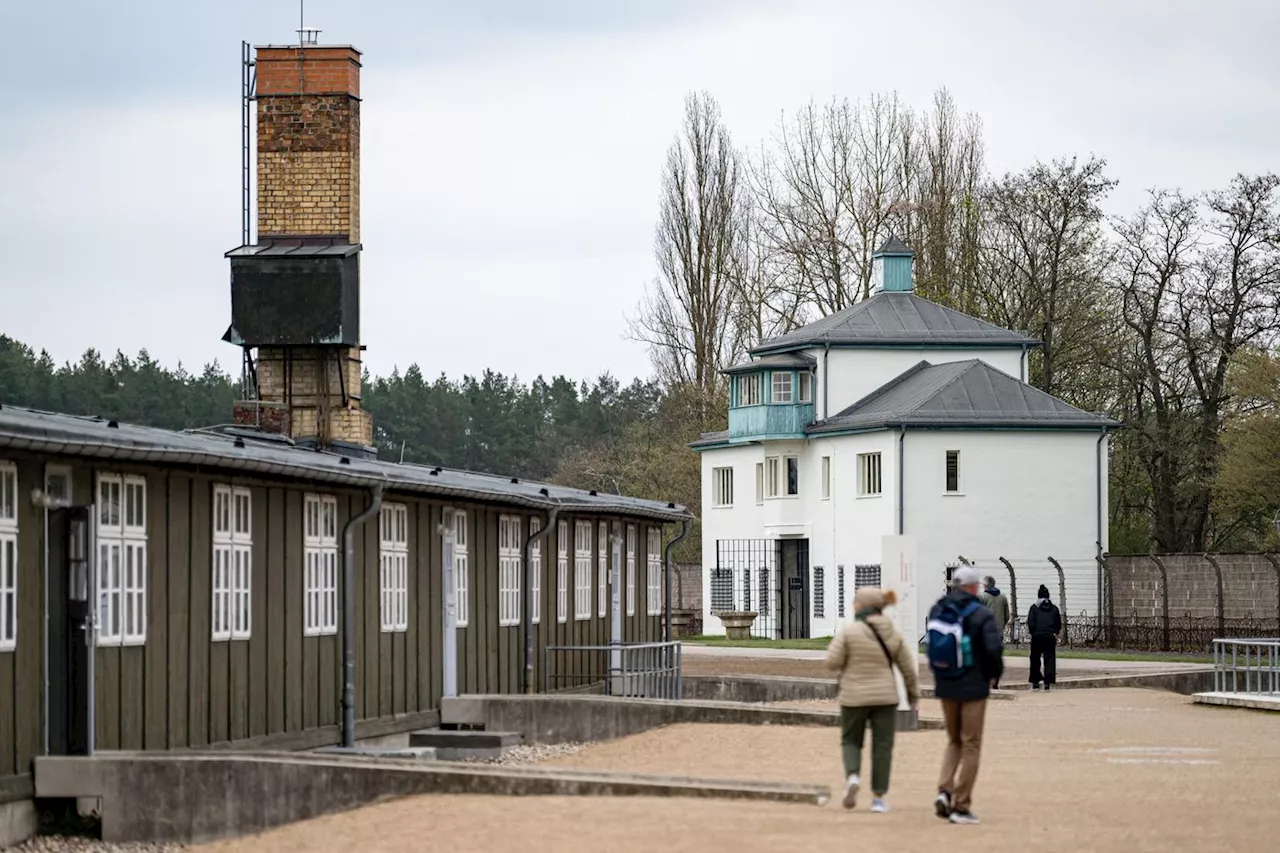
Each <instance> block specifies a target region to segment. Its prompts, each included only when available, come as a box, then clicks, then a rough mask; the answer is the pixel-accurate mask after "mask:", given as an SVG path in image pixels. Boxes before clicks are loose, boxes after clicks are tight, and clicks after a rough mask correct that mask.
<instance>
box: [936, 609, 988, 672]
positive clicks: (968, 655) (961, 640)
mask: <svg viewBox="0 0 1280 853" xmlns="http://www.w3.org/2000/svg"><path fill="white" fill-rule="evenodd" d="M978 605H979V602H977V601H970V602H969V603H968V604H966V605H965V606H964V607H960V606H959V605H957V604H956V603H955V602H954V601H952V600H951V599H949V598H944V599H943V600H942V602H941V603H940V604H939V606H938V609H937V612H936V613H934V614H933V615H932V616H930V617H929V621H928V622H927V623H926V624H925V630H926V631H927V635H926V637H927V639H926V643H927V646H926V649H927V651H926V654H927V656H928V658H929V669H931V670H933V674H934V675H936V676H938V677H939V678H948V679H950V678H960V677H961V676H963V675H964V674H965V673H967V672H968V671H969V670H970V669H971V668H972V667H973V647H972V643H971V642H970V640H969V635H968V634H966V633H965V631H964V620H965V619H968V618H969V615H970V614H971V613H973V612H974V611H975V610H977V609H978Z"/></svg>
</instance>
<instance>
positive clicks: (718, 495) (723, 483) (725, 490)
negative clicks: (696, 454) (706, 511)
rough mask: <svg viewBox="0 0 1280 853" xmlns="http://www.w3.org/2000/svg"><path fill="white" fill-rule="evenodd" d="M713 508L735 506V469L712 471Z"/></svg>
mask: <svg viewBox="0 0 1280 853" xmlns="http://www.w3.org/2000/svg"><path fill="white" fill-rule="evenodd" d="M711 490H712V506H716V507H731V506H733V468H732V466H729V467H725V468H712V469H711Z"/></svg>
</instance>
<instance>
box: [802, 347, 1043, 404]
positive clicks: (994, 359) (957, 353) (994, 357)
mask: <svg viewBox="0 0 1280 853" xmlns="http://www.w3.org/2000/svg"><path fill="white" fill-rule="evenodd" d="M807 352H808V354H809V355H811V356H813V357H814V358H816V359H817V360H818V388H817V400H816V406H815V408H816V413H817V417H818V418H819V419H821V418H826V417H829V416H830V415H834V414H836V413H837V412H840V411H842V410H843V409H846V408H848V407H849V406H852V405H853V404H854V403H856V402H858V401H859V400H861V399H862V398H863V397H865V396H867V395H868V394H870V393H871V392H872V391H874V390H876V389H877V388H879V387H880V386H881V385H884V384H885V383H886V382H888V381H889V380H891V379H893V378H895V377H897V376H900V375H901V374H903V373H904V372H906V371H907V370H910V369H911V368H912V367H915V366H916V365H917V364H919V363H920V362H922V361H927V362H929V363H930V364H946V363H949V362H953V361H969V360H971V359H978V360H979V361H985V362H986V363H987V364H990V365H991V366H992V367H994V368H996V369H997V370H1002V371H1004V372H1005V373H1007V374H1009V375H1010V376H1012V377H1013V378H1014V379H1022V378H1023V373H1022V363H1023V355H1024V354H1023V351H1022V350H1020V349H1014V348H1001V349H931V348H926V347H918V348H906V347H894V348H888V347H886V348H884V349H870V348H862V347H858V348H849V349H835V348H832V349H831V350H830V352H829V353H828V354H827V356H826V366H825V369H824V366H823V361H824V357H823V350H822V349H821V348H820V347H819V348H815V349H810V350H808V351H807ZM827 373H830V386H829V387H827ZM824 388H825V389H826V390H825V391H824V390H823V389H824ZM824 395H826V396H825V397H824ZM824 405H825V406H826V407H827V408H826V410H824V409H823V406H824Z"/></svg>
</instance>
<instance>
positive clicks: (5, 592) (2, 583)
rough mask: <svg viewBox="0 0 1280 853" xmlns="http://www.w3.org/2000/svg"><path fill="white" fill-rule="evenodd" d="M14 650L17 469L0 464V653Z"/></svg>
mask: <svg viewBox="0 0 1280 853" xmlns="http://www.w3.org/2000/svg"><path fill="white" fill-rule="evenodd" d="M17 648H18V466H17V465H15V464H13V463H12V462H0V652H12V651H15V650H16V649H17Z"/></svg>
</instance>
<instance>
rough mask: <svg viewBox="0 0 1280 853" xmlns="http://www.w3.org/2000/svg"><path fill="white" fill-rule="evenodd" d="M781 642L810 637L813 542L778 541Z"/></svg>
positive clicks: (804, 540)
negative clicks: (810, 563) (810, 559)
mask: <svg viewBox="0 0 1280 853" xmlns="http://www.w3.org/2000/svg"><path fill="white" fill-rule="evenodd" d="M778 575H779V578H780V580H781V583H780V584H779V585H778V587H779V588H778V593H777V594H778V613H779V615H780V616H781V617H782V618H781V619H779V620H778V621H779V624H778V630H779V633H778V639H780V640H798V639H805V638H808V636H809V590H810V583H809V540H808V539H779V540H778Z"/></svg>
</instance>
